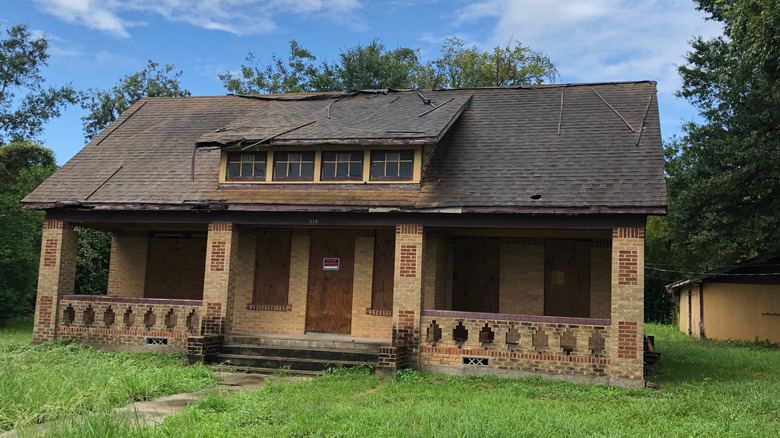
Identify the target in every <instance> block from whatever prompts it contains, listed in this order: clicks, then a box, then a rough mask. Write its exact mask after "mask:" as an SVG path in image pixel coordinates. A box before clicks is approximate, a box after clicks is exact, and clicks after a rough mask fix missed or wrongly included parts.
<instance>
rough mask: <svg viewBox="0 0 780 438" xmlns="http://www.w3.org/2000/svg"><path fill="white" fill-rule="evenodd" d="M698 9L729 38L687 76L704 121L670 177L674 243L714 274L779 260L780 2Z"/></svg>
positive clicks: (676, 144)
mask: <svg viewBox="0 0 780 438" xmlns="http://www.w3.org/2000/svg"><path fill="white" fill-rule="evenodd" d="M698 3H699V9H701V10H703V11H705V12H707V13H709V14H710V16H711V17H712V19H713V20H716V21H719V22H721V23H723V25H724V29H725V30H724V35H723V36H720V37H718V38H714V39H712V40H704V39H702V38H697V39H695V40H693V41H692V43H691V44H692V49H693V50H692V52H690V53H689V54H688V55H687V63H686V64H685V65H683V66H681V67H680V68H679V71H680V75H681V76H682V79H683V87H682V89H681V90H680V92H679V95H680V96H683V97H685V98H686V99H688V100H689V101H690V102H691V103H692V104H694V105H695V106H696V107H697V108H698V109H699V111H700V113H701V115H702V117H703V118H704V122H703V123H702V124H694V123H690V124H688V125H686V126H685V127H684V129H685V136H684V137H683V138H681V139H677V140H675V141H673V142H672V143H671V144H669V145H668V150H667V168H666V172H667V175H668V187H669V221H670V229H671V230H672V238H673V239H674V240H677V241H679V244H680V246H681V250H682V251H688V252H691V253H694V254H695V255H696V259H697V260H698V261H699V264H700V265H710V266H712V265H719V264H723V263H731V262H734V261H736V260H738V259H742V258H749V257H753V256H756V255H770V254H774V253H778V252H780V240H778V239H777V230H778V229H780V215H779V214H778V211H780V177H778V175H780V111H777V108H780V3H778V2H776V1H774V0H743V1H721V0H718V1H715V0H699V1H698Z"/></svg>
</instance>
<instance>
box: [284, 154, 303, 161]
mask: <svg viewBox="0 0 780 438" xmlns="http://www.w3.org/2000/svg"><path fill="white" fill-rule="evenodd" d="M287 161H301V154H295V153H290V154H287Z"/></svg>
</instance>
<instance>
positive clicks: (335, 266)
mask: <svg viewBox="0 0 780 438" xmlns="http://www.w3.org/2000/svg"><path fill="white" fill-rule="evenodd" d="M322 270H323V271H338V270H339V259H338V257H326V258H324V259H322Z"/></svg>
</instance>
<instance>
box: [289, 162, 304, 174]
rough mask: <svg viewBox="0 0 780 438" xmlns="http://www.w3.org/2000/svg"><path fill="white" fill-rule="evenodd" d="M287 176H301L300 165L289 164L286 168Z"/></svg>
mask: <svg viewBox="0 0 780 438" xmlns="http://www.w3.org/2000/svg"><path fill="white" fill-rule="evenodd" d="M287 176H290V177H298V176H301V165H300V164H298V163H290V164H289V165H288V167H287Z"/></svg>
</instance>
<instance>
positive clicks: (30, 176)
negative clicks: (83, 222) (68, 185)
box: [0, 141, 56, 314]
mask: <svg viewBox="0 0 780 438" xmlns="http://www.w3.org/2000/svg"><path fill="white" fill-rule="evenodd" d="M55 170H56V165H55V161H54V154H53V152H52V151H51V149H47V148H44V147H43V146H41V145H39V144H36V143H33V142H29V141H27V142H11V143H9V144H6V145H0V314H2V313H13V314H27V313H32V311H33V309H34V301H35V291H36V284H37V280H38V258H39V256H40V245H41V227H42V225H43V219H44V214H43V212H40V211H32V210H27V209H25V208H24V207H23V206H22V204H20V203H19V201H20V200H21V199H22V198H24V197H25V196H27V194H28V193H30V192H31V191H33V189H35V187H37V186H38V185H39V184H40V183H42V182H43V180H45V179H46V178H48V177H49V176H50V175H51V174H52V173H54V171H55Z"/></svg>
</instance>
